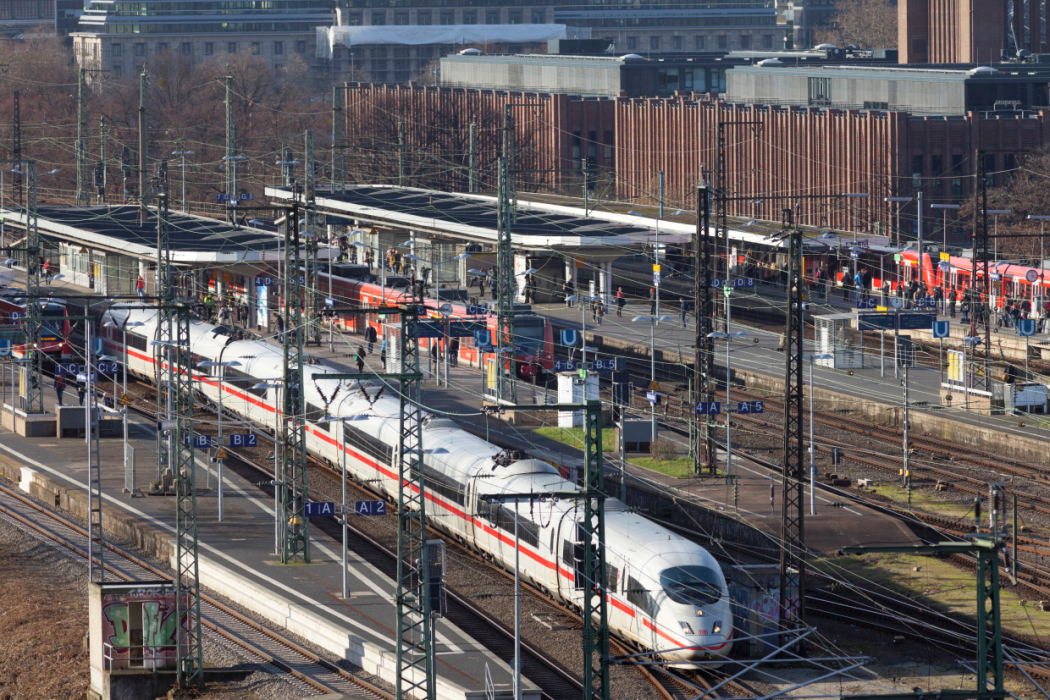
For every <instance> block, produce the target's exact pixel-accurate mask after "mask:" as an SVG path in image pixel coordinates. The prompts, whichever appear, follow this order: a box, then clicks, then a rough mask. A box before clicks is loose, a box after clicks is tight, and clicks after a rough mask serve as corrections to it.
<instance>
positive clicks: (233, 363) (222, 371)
mask: <svg viewBox="0 0 1050 700" xmlns="http://www.w3.org/2000/svg"><path fill="white" fill-rule="evenodd" d="M197 366H198V367H201V368H205V369H207V368H211V367H217V368H218V369H219V382H218V383H219V437H218V443H219V449H218V451H217V453H218V454H220V455H221V454H222V384H223V382H224V381H226V368H227V367H240V366H241V363H240V362H238V361H237V360H229V361H227V362H212V361H211V360H208V361H205V362H200V363H198V364H197ZM215 461H216V462H217V463H218V465H219V467H218V481H219V490H218V494H219V522H220V523H221V522H222V516H223V507H222V505H223V504H222V466H223V460H222V458H221V457H220V458H219V459H216V460H215Z"/></svg>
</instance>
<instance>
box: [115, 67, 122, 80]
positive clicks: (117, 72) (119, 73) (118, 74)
mask: <svg viewBox="0 0 1050 700" xmlns="http://www.w3.org/2000/svg"><path fill="white" fill-rule="evenodd" d="M123 75H124V66H121V65H115V66H113V77H114V78H118V79H119V78H121V77H123Z"/></svg>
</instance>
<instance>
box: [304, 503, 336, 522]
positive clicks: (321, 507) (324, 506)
mask: <svg viewBox="0 0 1050 700" xmlns="http://www.w3.org/2000/svg"><path fill="white" fill-rule="evenodd" d="M303 515H305V516H306V517H308V518H331V517H334V516H335V503H333V502H332V501H309V502H307V503H304V504H303Z"/></svg>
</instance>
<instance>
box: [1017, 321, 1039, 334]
mask: <svg viewBox="0 0 1050 700" xmlns="http://www.w3.org/2000/svg"><path fill="white" fill-rule="evenodd" d="M1017 335H1019V336H1021V337H1022V338H1027V337H1029V336H1033V335H1035V319H1034V318H1019V319H1017Z"/></svg>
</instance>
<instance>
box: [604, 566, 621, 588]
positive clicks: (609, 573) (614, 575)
mask: <svg viewBox="0 0 1050 700" xmlns="http://www.w3.org/2000/svg"><path fill="white" fill-rule="evenodd" d="M619 583H620V570H619V569H617V568H616V567H615V566H613V565H612V564H610V563H609V562H605V586H606V589H607V590H610V591H614V592H615V591H616V590H617V589H618V588H619Z"/></svg>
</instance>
